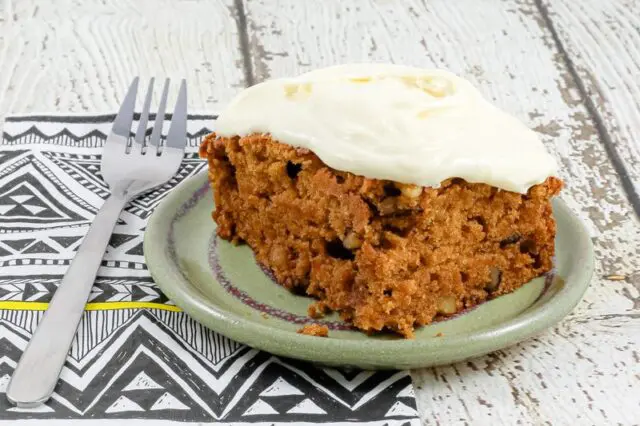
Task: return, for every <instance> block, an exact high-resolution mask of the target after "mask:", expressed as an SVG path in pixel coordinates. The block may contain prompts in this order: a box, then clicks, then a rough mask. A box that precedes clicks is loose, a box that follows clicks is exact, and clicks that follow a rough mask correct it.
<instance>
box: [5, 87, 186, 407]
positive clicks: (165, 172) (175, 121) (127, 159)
mask: <svg viewBox="0 0 640 426" xmlns="http://www.w3.org/2000/svg"><path fill="white" fill-rule="evenodd" d="M138 82H139V78H138V77H136V78H134V80H133V82H132V83H131V86H130V87H129V90H128V91H127V94H126V96H125V98H124V101H123V103H122V105H121V106H120V110H119V111H118V114H117V116H116V118H115V121H114V122H113V127H112V129H111V132H110V133H109V136H108V137H107V140H106V142H105V144H104V148H103V152H102V162H101V165H100V171H101V172H102V176H103V177H104V180H105V182H106V183H107V184H108V185H109V187H110V189H111V195H110V196H109V197H108V198H107V200H106V201H105V202H104V204H103V205H102V207H101V208H100V211H99V212H98V214H97V215H96V217H95V219H94V220H93V223H92V224H91V227H90V228H89V231H88V232H87V235H86V236H85V237H84V239H83V241H82V244H81V245H80V248H79V249H78V252H77V254H76V256H75V258H74V259H73V261H72V262H71V265H70V266H69V269H68V270H67V272H66V274H65V275H64V277H63V278H62V282H61V283H60V285H59V286H58V289H57V290H56V292H55V294H54V296H53V298H52V299H51V302H50V303H49V307H48V309H47V311H46V312H45V313H44V316H43V317H42V319H41V320H40V323H39V324H38V327H37V329H36V331H35V333H34V334H33V336H32V337H31V340H30V341H29V343H28V345H27V348H26V349H25V351H24V353H23V354H22V357H21V358H20V361H19V362H18V365H17V367H16V369H15V371H14V373H13V376H12V378H11V381H10V382H9V386H8V387H7V392H6V394H7V399H8V400H9V401H10V402H11V403H13V404H15V405H17V406H18V407H35V406H38V405H40V404H42V403H44V402H45V401H47V400H48V399H49V397H50V396H51V394H52V393H53V390H54V388H55V385H56V383H57V381H58V378H59V376H60V372H61V371H62V366H63V365H64V362H65V360H66V357H67V354H68V352H69V349H70V347H71V342H72V340H73V337H74V336H75V333H76V331H77V329H78V324H79V322H80V319H81V318H82V313H83V312H84V307H85V304H86V302H87V299H88V298H89V294H90V293H91V288H92V286H93V282H94V280H95V278H96V275H97V272H98V268H99V267H100V264H101V263H102V257H103V255H104V252H105V251H106V249H107V245H108V243H109V239H110V237H111V233H112V232H113V228H114V227H115V225H116V222H117V221H118V217H119V216H120V212H121V211H122V209H123V208H124V207H125V205H126V204H127V202H129V201H130V200H132V199H133V198H135V197H136V196H138V195H140V194H141V193H143V192H146V191H148V190H149V189H151V188H153V187H156V186H158V185H161V184H163V183H165V182H166V181H168V180H169V179H170V178H171V177H172V176H173V175H174V174H175V173H176V171H177V170H178V167H179V166H180V163H181V161H182V158H183V155H184V148H185V145H186V139H187V137H186V135H187V86H186V82H185V81H184V80H182V82H181V84H180V89H179V92H178V98H177V101H176V105H175V110H174V112H173V116H172V118H171V125H170V127H169V132H168V134H167V136H166V138H165V141H164V143H162V136H161V135H162V124H163V121H164V117H165V108H166V104H167V94H168V92H169V79H166V80H165V82H164V87H163V89H162V95H161V97H160V104H159V106H158V112H157V114H156V117H155V122H154V124H153V131H152V133H151V137H150V138H149V142H148V144H147V143H146V142H145V141H146V135H147V123H148V121H149V108H150V105H151V98H152V95H153V83H154V79H153V78H152V79H151V80H150V82H149V87H148V89H147V94H146V96H145V100H144V106H143V109H142V113H141V114H140V120H139V122H138V128H137V131H136V133H135V136H134V138H133V139H132V138H131V131H130V129H131V124H132V122H133V115H134V108H135V102H136V94H137V91H138Z"/></svg>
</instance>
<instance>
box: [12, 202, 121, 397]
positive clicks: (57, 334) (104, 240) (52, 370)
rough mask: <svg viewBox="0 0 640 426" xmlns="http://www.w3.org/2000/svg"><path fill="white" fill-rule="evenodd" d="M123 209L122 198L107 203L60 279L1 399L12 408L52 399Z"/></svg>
mask: <svg viewBox="0 0 640 426" xmlns="http://www.w3.org/2000/svg"><path fill="white" fill-rule="evenodd" d="M126 203H127V198H126V196H125V195H124V194H122V195H118V194H115V195H114V194H112V195H111V196H110V197H109V198H107V200H106V201H105V202H104V204H103V205H102V207H101V208H100V211H99V212H98V214H97V215H96V217H95V219H94V220H93V223H92V224H91V226H90V228H89V232H87V235H86V236H85V237H84V240H83V241H82V244H81V245H80V248H79V249H78V252H77V254H76V256H75V257H74V259H73V261H72V262H71V265H70V266H69V269H68V270H67V273H66V274H65V275H64V277H63V278H62V282H61V283H60V285H59V286H58V289H57V290H56V292H55V294H54V295H53V298H52V299H51V302H50V303H49V307H48V309H47V310H46V312H45V313H44V315H43V317H42V319H41V320H40V323H39V324H38V327H37V329H36V331H35V333H33V336H32V337H31V340H30V341H29V344H28V345H27V348H26V349H25V351H24V353H23V354H22V357H21V358H20V361H19V362H18V366H17V367H16V369H15V371H14V373H13V376H12V378H11V382H10V383H9V386H8V388H7V398H8V399H9V401H10V402H12V403H13V404H16V405H17V406H18V407H34V406H38V405H40V404H42V403H44V402H45V401H47V400H48V399H49V397H50V396H51V394H52V393H53V389H54V387H55V385H56V383H57V382H58V377H59V376H60V371H61V370H62V366H63V365H64V362H65V360H66V358H67V353H68V352H69V348H70V347H71V342H72V340H73V337H74V336H75V334H76V330H77V329H78V324H79V322H80V319H81V318H82V313H83V312H84V308H85V304H86V303H87V299H88V298H89V294H90V293H91V288H92V287H93V283H94V281H95V278H96V275H97V273H98V268H99V267H100V264H101V263H102V258H103V256H104V252H105V251H106V249H107V245H108V244H109V239H110V237H111V233H112V232H113V228H114V227H115V225H116V222H117V221H118V217H119V216H120V212H121V211H122V209H123V208H124V206H125V204H126Z"/></svg>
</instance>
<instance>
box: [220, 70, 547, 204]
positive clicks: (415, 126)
mask: <svg viewBox="0 0 640 426" xmlns="http://www.w3.org/2000/svg"><path fill="white" fill-rule="evenodd" d="M216 133H217V134H218V135H219V136H234V135H240V136H244V135H248V134H251V133H270V134H271V136H272V137H273V138H274V139H276V140H278V141H280V142H282V143H286V144H289V145H292V146H296V147H304V148H308V149H310V150H311V151H313V152H314V153H315V154H316V155H317V156H318V157H320V159H321V160H322V161H323V162H325V163H326V164H327V165H329V166H330V167H333V168H334V169H337V170H341V171H347V172H351V173H355V174H358V175H363V176H366V177H369V178H376V179H389V180H393V181H398V182H403V183H413V184H417V185H421V186H433V187H437V186H439V184H440V182H442V181H443V180H445V179H448V178H452V177H459V178H463V179H465V180H467V181H469V182H482V183H486V184H489V185H492V186H495V187H498V188H502V189H505V190H508V191H515V192H520V193H526V192H527V190H528V189H529V188H530V187H531V186H533V185H535V184H538V183H541V182H543V181H544V180H545V179H546V178H547V177H549V176H552V175H554V174H555V172H556V164H555V161H554V159H553V157H551V156H550V155H549V154H548V153H547V152H546V150H545V148H544V146H543V144H542V142H541V141H540V138H539V137H538V135H537V134H536V133H535V132H534V131H533V130H531V129H529V128H527V127H526V126H525V125H524V124H523V123H522V122H520V121H519V120H518V119H516V118H514V117H512V116H510V115H508V114H507V113H505V112H503V111H501V110H499V109H498V108H496V107H495V106H493V105H492V104H490V103H489V102H488V101H487V100H485V99H484V98H483V97H482V95H481V94H480V92H479V91H478V90H477V89H475V88H474V87H473V86H472V85H471V84H470V83H469V82H468V81H467V80H464V79H462V78H460V77H457V76H456V75H454V74H452V73H450V72H447V71H442V70H426V69H420V68H413V67H406V66H400V65H390V64H353V65H339V66H334V67H330V68H324V69H320V70H317V71H313V72H310V73H307V74H303V75H301V76H299V77H296V78H284V79H275V80H270V81H266V82H264V83H260V84H257V85H255V86H252V87H250V88H248V89H246V90H244V91H243V92H241V93H240V94H239V95H238V96H237V97H236V98H235V99H233V101H232V102H231V103H230V105H229V106H228V107H227V109H226V110H225V111H224V112H223V113H222V114H221V115H220V117H219V118H218V120H217V123H216Z"/></svg>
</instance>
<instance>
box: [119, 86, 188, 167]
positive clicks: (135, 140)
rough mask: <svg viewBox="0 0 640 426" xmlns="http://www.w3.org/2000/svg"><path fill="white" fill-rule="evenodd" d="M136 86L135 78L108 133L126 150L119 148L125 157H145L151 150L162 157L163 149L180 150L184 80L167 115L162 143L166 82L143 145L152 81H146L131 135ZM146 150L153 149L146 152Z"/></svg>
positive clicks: (183, 130) (184, 113) (183, 129)
mask: <svg viewBox="0 0 640 426" xmlns="http://www.w3.org/2000/svg"><path fill="white" fill-rule="evenodd" d="M139 82H140V78H139V77H135V78H134V79H133V81H132V82H131V85H130V86H129V90H128V91H127V94H126V96H125V98H124V101H123V102H122V105H121V106H120V110H119V111H118V114H117V116H116V118H115V120H114V122H113V128H112V129H111V132H112V133H114V134H116V135H118V136H119V138H116V139H117V140H120V141H126V147H123V148H124V149H125V150H126V152H127V153H129V152H135V151H137V152H139V153H140V154H143V155H144V154H145V153H146V152H147V151H149V150H151V151H153V152H154V153H156V154H157V155H160V154H161V153H162V149H163V146H167V147H172V148H184V143H185V141H184V138H185V135H186V131H187V84H186V81H185V80H184V79H182V80H181V82H180V89H179V91H178V98H177V100H176V105H175V108H174V110H173V114H172V115H171V125H170V127H169V131H168V133H167V136H166V140H165V142H164V144H163V143H162V142H163V137H162V127H163V124H164V119H165V110H166V106H167V96H168V94H169V84H170V79H168V78H167V79H165V81H164V85H163V88H162V95H161V96H160V103H159V105H158V112H157V113H156V114H155V120H154V123H153V130H152V132H151V137H150V138H149V140H148V142H147V133H148V132H147V124H148V122H149V115H150V112H149V110H150V108H151V100H152V97H153V85H154V82H155V79H154V78H153V77H152V78H151V79H150V80H149V85H148V87H147V93H146V96H145V99H144V104H143V107H142V112H141V113H140V118H139V120H138V128H137V130H136V132H135V135H134V134H133V133H132V132H131V124H132V123H133V119H134V110H135V105H136V95H137V92H138V84H139ZM150 147H153V148H151V149H150Z"/></svg>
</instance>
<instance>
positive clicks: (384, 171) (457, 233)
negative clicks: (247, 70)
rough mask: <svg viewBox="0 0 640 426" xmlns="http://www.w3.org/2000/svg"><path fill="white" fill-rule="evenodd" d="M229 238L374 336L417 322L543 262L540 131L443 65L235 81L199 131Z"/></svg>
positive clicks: (542, 269)
mask: <svg viewBox="0 0 640 426" xmlns="http://www.w3.org/2000/svg"><path fill="white" fill-rule="evenodd" d="M200 153H201V156H202V157H204V158H207V159H208V163H209V178H210V180H211V185H212V188H213V192H214V197H215V206H216V207H215V211H214V212H213V218H214V220H215V221H216V223H217V225H218V227H217V232H218V235H219V236H220V237H221V238H224V239H226V240H229V241H232V242H236V243H240V242H244V243H246V244H248V245H249V246H250V247H251V248H252V249H253V251H254V253H255V256H256V259H257V260H258V261H259V262H260V263H261V264H262V265H264V266H265V267H267V268H269V269H270V270H271V271H272V272H273V275H274V276H275V278H276V280H277V281H278V283H279V284H281V285H283V286H285V287H286V288H288V289H290V290H292V291H295V292H296V293H299V294H306V295H309V296H312V297H315V298H316V299H318V302H317V303H316V304H315V305H313V306H312V308H311V309H310V315H312V316H314V317H317V316H321V315H322V314H323V313H325V312H326V311H328V310H334V311H338V312H340V315H341V316H342V318H344V319H345V320H347V321H350V322H352V323H353V324H354V325H355V326H356V327H358V328H359V329H361V330H364V331H367V332H375V331H382V330H389V331H393V332H396V333H399V334H401V335H403V336H405V337H412V336H413V332H414V329H415V328H416V327H418V326H421V325H424V324H428V323H430V322H432V321H433V320H434V319H435V318H437V317H439V316H449V315H453V314H455V313H457V312H460V311H461V310H464V309H466V308H469V307H472V306H475V305H477V304H478V303H481V302H483V301H485V300H487V299H489V298H493V297H497V296H500V295H502V294H505V293H509V292H511V291H513V290H515V289H517V288H519V287H520V286H522V285H523V284H525V283H527V282H528V281H530V280H531V279H533V278H535V277H538V276H540V275H542V274H544V273H546V272H548V271H549V270H550V269H551V268H552V258H553V254H554V237H555V222H554V219H553V216H552V210H551V203H550V199H551V198H552V197H553V196H555V195H557V194H558V193H559V192H560V189H561V187H562V182H561V180H560V179H558V178H557V177H554V175H555V162H554V161H553V158H552V157H551V156H550V155H549V154H548V153H547V152H546V151H545V149H544V147H543V145H542V143H541V142H540V140H539V139H538V137H537V135H536V134H535V133H534V132H533V131H531V130H530V129H528V128H527V127H526V126H524V125H523V124H522V123H520V122H519V121H518V120H516V119H515V118H513V117H511V116H509V115H507V114H506V113H504V112H502V111H500V110H498V109H497V108H495V107H494V106H493V105H491V104H489V103H488V102H487V101H486V100H484V99H483V98H482V96H481V95H480V93H479V92H478V91H477V90H476V89H475V88H473V87H472V86H471V85H470V84H469V83H468V82H467V81H466V80H463V79H461V78H459V77H457V76H455V75H453V74H451V73H448V72H445V71H440V70H422V69H417V68H411V67H402V66H395V65H381V64H361V65H351V66H339V67H331V68H327V69H323V70H318V71H315V72H312V73H308V74H305V75H302V76H300V77H297V78H293V79H278V80H271V81H268V82H265V83H262V84H259V85H257V86H254V87H252V88H249V89H247V90H245V91H244V92H242V93H241V94H240V95H238V97H237V98H236V99H235V100H234V101H233V102H232V103H231V104H230V106H229V107H228V109H227V110H226V111H224V112H223V114H222V115H221V116H220V117H219V119H218V122H217V124H216V133H215V134H211V135H209V136H208V137H207V138H206V139H205V140H204V142H203V143H202V146H201V150H200Z"/></svg>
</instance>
